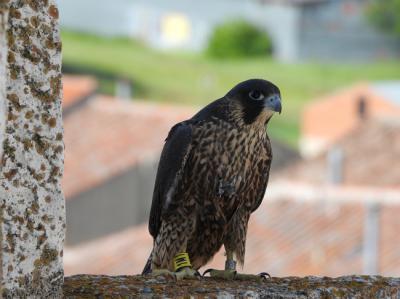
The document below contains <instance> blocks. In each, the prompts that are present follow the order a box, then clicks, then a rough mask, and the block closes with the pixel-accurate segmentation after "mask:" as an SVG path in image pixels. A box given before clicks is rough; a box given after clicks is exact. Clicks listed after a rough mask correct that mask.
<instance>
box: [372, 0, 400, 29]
mask: <svg viewBox="0 0 400 299" xmlns="http://www.w3.org/2000/svg"><path fill="white" fill-rule="evenodd" d="M367 16H368V18H369V20H370V21H371V22H372V24H374V25H376V26H377V27H378V28H380V29H382V30H384V31H387V32H389V33H394V34H396V35H397V36H399V37H400V0H374V1H372V2H371V3H370V4H369V5H368V7H367Z"/></svg>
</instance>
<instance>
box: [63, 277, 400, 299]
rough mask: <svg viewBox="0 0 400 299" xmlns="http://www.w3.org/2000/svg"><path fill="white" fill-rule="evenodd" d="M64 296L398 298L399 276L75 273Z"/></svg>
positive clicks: (69, 278)
mask: <svg viewBox="0 0 400 299" xmlns="http://www.w3.org/2000/svg"><path fill="white" fill-rule="evenodd" d="M64 297H65V298H94V297H95V298H103V297H105V298H110V297H111V298H115V297H117V298H122V297H123V298H138V297H140V298H159V297H163V298H177V297H178V298H179V297H181V298H183V297H184V298H188V297H189V298H190V297H193V298H238V297H239V298H280V299H289V298H324V299H326V298H396V299H397V298H400V278H390V277H382V276H342V277H338V278H329V277H315V276H307V277H304V278H299V277H284V278H277V277H273V278H271V279H269V280H268V281H266V282H263V283H257V282H250V281H246V282H243V281H240V282H238V281H234V282H233V281H222V280H216V279H212V278H204V279H202V280H199V281H196V280H185V281H178V282H175V281H172V280H166V279H165V278H163V277H160V278H157V279H153V278H148V277H142V276H138V275H137V276H105V275H75V276H70V277H66V278H65V283H64Z"/></svg>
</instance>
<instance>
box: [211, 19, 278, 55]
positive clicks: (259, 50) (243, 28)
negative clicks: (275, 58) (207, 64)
mask: <svg viewBox="0 0 400 299" xmlns="http://www.w3.org/2000/svg"><path fill="white" fill-rule="evenodd" d="M206 53H207V54H208V55H209V56H211V57H216V58H234V57H251V56H262V55H268V54H271V40H270V39H269V37H268V35H267V34H266V33H265V32H264V31H262V30H261V29H259V28H257V27H256V26H255V25H253V24H250V23H248V22H246V21H244V20H239V21H229V22H226V23H224V24H221V25H219V26H217V27H215V30H214V32H213V34H212V35H211V38H210V41H209V44H208V48H207V51H206Z"/></svg>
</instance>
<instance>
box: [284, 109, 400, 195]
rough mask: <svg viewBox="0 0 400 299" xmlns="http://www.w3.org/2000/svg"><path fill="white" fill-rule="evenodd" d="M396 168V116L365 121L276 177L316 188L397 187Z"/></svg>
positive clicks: (399, 151) (399, 147) (399, 164)
mask: <svg viewBox="0 0 400 299" xmlns="http://www.w3.org/2000/svg"><path fill="white" fill-rule="evenodd" d="M339 107H340V106H339ZM337 109H338V110H340V108H337ZM399 169H400V117H399V116H397V117H396V118H384V119H381V120H377V119H375V120H374V119H371V120H368V121H365V122H364V123H362V124H360V125H359V126H358V127H357V128H355V129H354V130H353V131H351V132H349V133H348V134H347V135H346V136H345V137H343V138H341V139H340V140H338V141H336V142H335V144H334V145H331V147H330V148H329V149H328V150H326V151H324V152H323V153H321V154H319V155H318V156H317V157H314V158H311V159H306V160H300V161H299V162H298V163H295V164H294V165H292V166H290V167H288V168H286V169H284V170H282V172H280V173H279V174H278V177H283V178H285V179H291V180H294V181H297V182H303V183H309V184H314V185H318V186H323V185H330V184H336V185H346V186H368V187H380V188H400V171H399Z"/></svg>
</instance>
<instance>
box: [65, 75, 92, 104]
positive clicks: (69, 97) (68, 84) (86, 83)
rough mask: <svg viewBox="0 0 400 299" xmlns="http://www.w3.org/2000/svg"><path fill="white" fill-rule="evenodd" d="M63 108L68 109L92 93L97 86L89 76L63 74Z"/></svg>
mask: <svg viewBox="0 0 400 299" xmlns="http://www.w3.org/2000/svg"><path fill="white" fill-rule="evenodd" d="M62 83H63V103H62V106H63V109H68V108H70V107H72V106H73V105H76V104H77V103H78V102H80V101H82V100H84V99H85V98H87V97H88V96H90V95H92V94H93V93H94V92H95V91H96V90H97V87H98V83H97V80H96V79H95V78H93V77H91V76H82V75H79V76H77V75H63V78H62Z"/></svg>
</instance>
